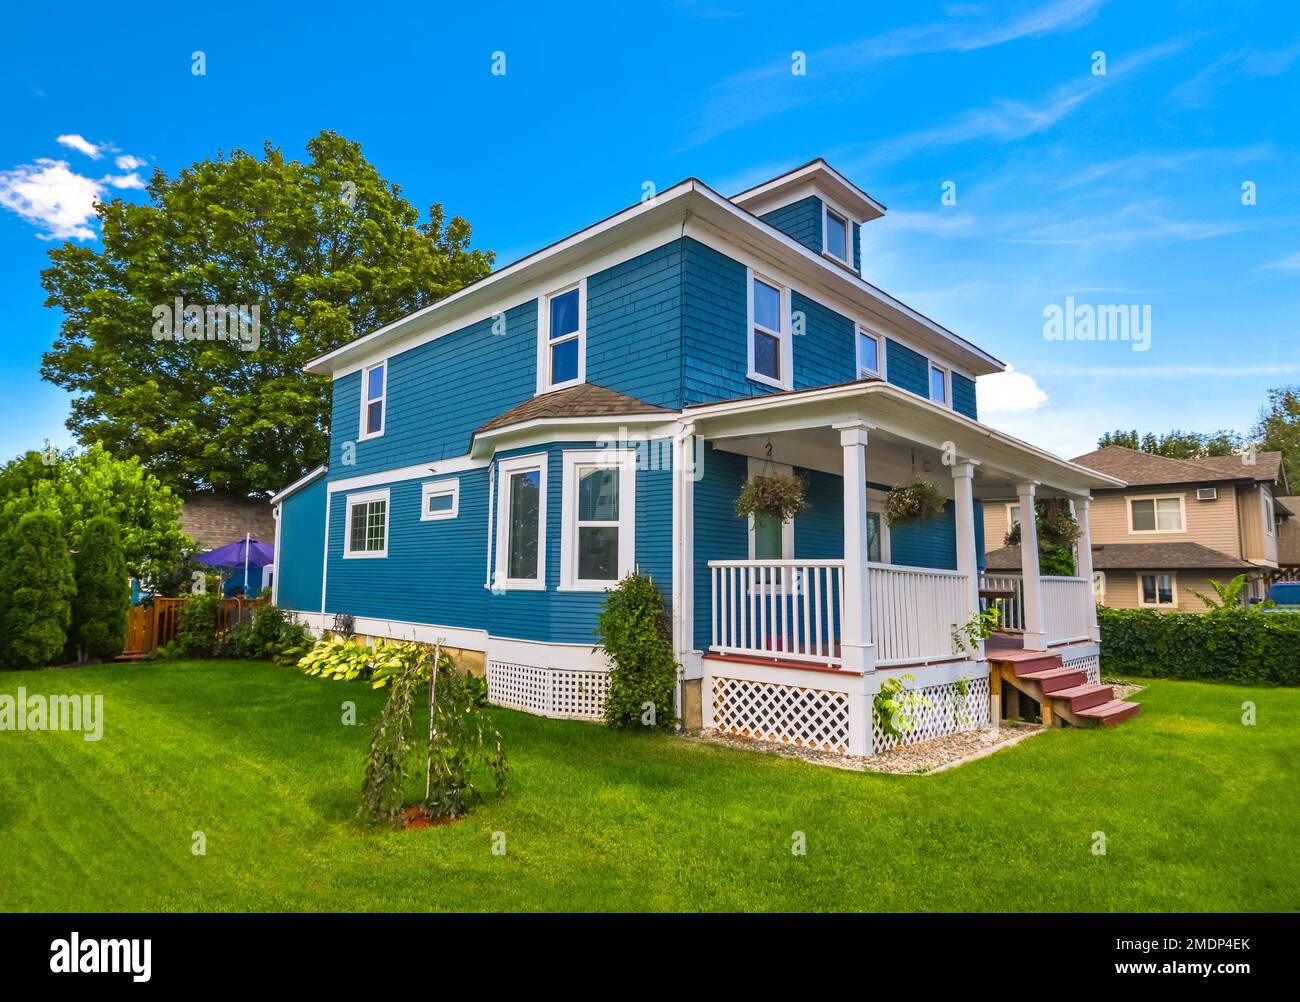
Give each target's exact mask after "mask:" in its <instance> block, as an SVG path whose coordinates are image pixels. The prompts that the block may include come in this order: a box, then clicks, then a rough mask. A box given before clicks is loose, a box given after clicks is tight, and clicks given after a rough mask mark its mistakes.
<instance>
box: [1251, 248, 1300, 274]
mask: <svg viewBox="0 0 1300 1002" xmlns="http://www.w3.org/2000/svg"><path fill="white" fill-rule="evenodd" d="M1260 267H1261V268H1262V269H1263V270H1265V271H1300V251H1296V252H1295V253H1293V254H1288V255H1287V256H1286V257H1284V258H1282V259H1281V260H1280V261H1273V262H1270V263H1269V264H1265V265H1261V266H1260Z"/></svg>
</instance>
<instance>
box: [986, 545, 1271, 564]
mask: <svg viewBox="0 0 1300 1002" xmlns="http://www.w3.org/2000/svg"><path fill="white" fill-rule="evenodd" d="M984 559H985V565H986V567H987V568H988V570H990V571H1018V570H1020V566H1021V565H1020V547H1019V546H1003V547H1002V548H1000V549H997V550H992V551H990V552H989V553H988V554H987V555H986V556H985V558H984ZM1092 566H1093V569H1094V570H1099V571H1123V570H1129V571H1177V570H1238V571H1249V570H1255V569H1256V568H1255V565H1254V564H1250V563H1247V562H1246V561H1244V560H1238V559H1237V558H1236V557H1230V556H1228V555H1227V554H1226V553H1220V552H1219V551H1218V550H1212V549H1210V548H1209V547H1208V546H1202V545H1201V544H1200V543H1094V544H1093V545H1092Z"/></svg>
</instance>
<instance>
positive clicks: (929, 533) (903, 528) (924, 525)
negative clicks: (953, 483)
mask: <svg viewBox="0 0 1300 1002" xmlns="http://www.w3.org/2000/svg"><path fill="white" fill-rule="evenodd" d="M889 548H890V561H891V563H895V564H904V565H906V566H908V567H937V568H940V569H942V570H948V571H955V570H956V569H957V519H956V517H955V515H954V511H953V504H952V502H951V501H949V502H947V503H946V504H945V505H944V506H943V514H942V515H936V516H935V517H934V518H927V519H925V520H924V521H922V522H909V523H907V524H906V525H900V526H897V527H895V528H892V529H890V530H889Z"/></svg>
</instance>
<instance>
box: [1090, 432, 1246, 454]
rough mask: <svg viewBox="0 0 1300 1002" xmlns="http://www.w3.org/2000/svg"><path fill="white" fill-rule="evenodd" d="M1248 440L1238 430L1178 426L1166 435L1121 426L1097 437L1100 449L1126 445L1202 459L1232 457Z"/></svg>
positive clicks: (1144, 450) (1138, 448)
mask: <svg viewBox="0 0 1300 1002" xmlns="http://www.w3.org/2000/svg"><path fill="white" fill-rule="evenodd" d="M1245 444H1246V443H1245V441H1244V440H1243V439H1242V437H1241V436H1240V435H1238V434H1237V433H1236V432H1235V431H1228V430H1226V429H1221V430H1219V431H1213V432H1198V431H1182V430H1180V429H1177V428H1176V429H1174V430H1173V431H1171V432H1169V433H1167V434H1164V435H1155V434H1153V433H1151V432H1147V433H1146V434H1145V435H1139V434H1138V433H1137V430H1136V429H1134V430H1132V431H1125V430H1124V429H1122V428H1120V429H1118V430H1116V431H1108V432H1106V434H1104V435H1102V436H1101V438H1099V439H1097V448H1099V449H1104V448H1106V447H1107V446H1109V445H1122V446H1124V447H1125V448H1127V449H1134V450H1137V451H1139V452H1149V453H1151V454H1152V455H1156V456H1164V457H1166V458H1167V459H1200V458H1203V457H1206V456H1231V455H1233V454H1234V453H1237V452H1240V451H1241V450H1242V449H1243V448H1245Z"/></svg>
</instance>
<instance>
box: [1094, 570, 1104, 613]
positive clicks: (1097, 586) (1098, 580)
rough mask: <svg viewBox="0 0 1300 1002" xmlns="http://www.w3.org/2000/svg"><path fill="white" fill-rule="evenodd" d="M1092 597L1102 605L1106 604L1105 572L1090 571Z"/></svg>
mask: <svg viewBox="0 0 1300 1002" xmlns="http://www.w3.org/2000/svg"><path fill="white" fill-rule="evenodd" d="M1092 597H1093V600H1094V601H1096V602H1099V603H1100V604H1102V605H1105V604H1106V572H1105V571H1093V572H1092Z"/></svg>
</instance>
